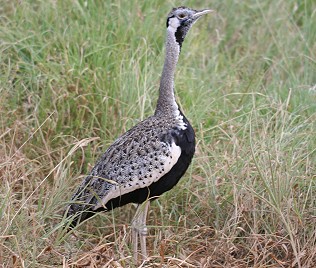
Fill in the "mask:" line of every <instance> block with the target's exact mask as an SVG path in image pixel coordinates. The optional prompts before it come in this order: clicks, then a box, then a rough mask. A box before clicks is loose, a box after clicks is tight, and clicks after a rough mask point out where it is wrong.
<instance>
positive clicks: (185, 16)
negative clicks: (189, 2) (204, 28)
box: [167, 6, 213, 47]
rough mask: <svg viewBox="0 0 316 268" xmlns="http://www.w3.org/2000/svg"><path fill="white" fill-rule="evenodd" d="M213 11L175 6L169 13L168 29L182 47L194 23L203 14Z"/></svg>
mask: <svg viewBox="0 0 316 268" xmlns="http://www.w3.org/2000/svg"><path fill="white" fill-rule="evenodd" d="M212 11H213V10H211V9H203V10H194V9H191V8H188V7H184V6H181V7H177V8H173V9H172V10H171V12H170V13H169V14H168V18H167V29H168V31H171V32H173V33H174V34H175V37H176V41H177V43H178V44H179V45H180V47H181V45H182V42H183V40H184V38H185V36H186V34H187V32H188V31H189V30H190V28H191V27H192V25H193V24H194V23H195V22H196V21H197V20H198V19H199V18H200V17H201V16H203V15H204V14H207V13H210V12H212Z"/></svg>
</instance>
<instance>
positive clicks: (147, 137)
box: [66, 6, 213, 260]
mask: <svg viewBox="0 0 316 268" xmlns="http://www.w3.org/2000/svg"><path fill="white" fill-rule="evenodd" d="M212 11H213V10H211V9H203V10H195V9H191V8H188V7H185V6H180V7H177V8H173V9H172V10H171V11H170V13H169V14H168V16H167V21H166V28H167V33H166V41H165V61H164V65H163V69H162V74H161V77H160V86H159V96H158V101H157V105H156V109H155V112H154V114H153V115H152V116H150V117H148V118H146V119H144V120H143V121H141V122H139V123H138V124H136V125H135V126H134V127H132V128H131V129H130V130H128V131H127V132H125V133H124V134H122V135H121V136H120V137H119V138H117V139H116V140H115V141H114V143H113V144H112V145H110V146H109V147H108V149H107V150H106V151H105V152H104V153H103V154H102V155H101V157H100V158H99V160H98V161H97V163H96V164H95V166H94V167H93V168H92V170H91V172H90V173H89V174H88V175H87V176H86V177H85V179H84V180H83V182H82V183H81V185H80V186H79V187H78V189H77V191H76V192H75V193H74V195H73V196H72V198H71V200H70V202H69V203H67V208H66V217H67V219H69V222H70V223H69V228H74V227H75V226H77V225H78V224H79V223H81V222H83V221H85V220H87V219H88V218H90V217H91V216H93V215H94V214H95V213H98V212H100V211H109V210H112V209H114V208H117V207H121V206H124V205H126V204H128V203H135V204H137V205H138V207H137V210H136V213H135V216H134V218H133V220H132V223H131V229H132V245H133V255H134V259H135V260H137V257H138V245H139V244H140V246H141V256H142V258H143V260H146V258H147V249H146V235H147V227H146V217H147V212H148V208H149V204H150V202H151V201H153V200H155V199H156V198H158V197H159V196H161V195H162V194H163V193H165V192H167V191H169V190H171V189H172V188H173V187H174V186H175V185H176V184H177V183H178V181H179V180H180V178H181V177H182V176H183V175H184V173H185V172H186V170H187V169H188V167H189V165H190V163H191V161H192V158H193V155H194V153H195V133H194V130H193V128H192V126H191V124H190V123H189V121H188V119H187V118H186V117H185V116H184V114H183V112H182V111H181V110H180V108H179V105H178V104H177V101H176V98H175V93H174V92H175V91H174V77H175V70H176V66H177V62H178V58H179V55H180V51H181V47H182V44H183V41H184V39H185V37H186V35H187V33H188V31H189V30H190V28H191V27H192V25H193V24H194V23H195V22H196V21H197V20H198V19H199V18H201V17H202V16H203V15H205V14H207V13H210V12H212ZM138 242H139V243H138Z"/></svg>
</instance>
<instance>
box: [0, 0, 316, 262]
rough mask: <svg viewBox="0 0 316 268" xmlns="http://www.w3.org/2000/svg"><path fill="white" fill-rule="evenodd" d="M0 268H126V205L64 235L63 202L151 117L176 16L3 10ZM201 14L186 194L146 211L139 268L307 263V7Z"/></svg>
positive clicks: (189, 58) (311, 127)
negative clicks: (169, 26) (124, 136)
mask: <svg viewBox="0 0 316 268" xmlns="http://www.w3.org/2000/svg"><path fill="white" fill-rule="evenodd" d="M2 2H3V3H2V4H1V9H0V12H1V13H0V14H1V15H0V20H1V23H0V40H1V41H0V49H1V53H0V107H1V109H0V179H1V184H0V218H1V221H0V266H1V265H2V266H1V267H134V266H135V265H134V264H133V262H132V258H131V255H132V254H131V245H130V229H129V224H130V221H131V218H132V216H133V213H134V211H135V208H134V207H133V206H132V205H128V206H125V207H122V208H119V209H116V210H114V211H112V212H109V213H103V214H100V215H98V216H96V217H94V218H93V219H92V220H91V221H89V222H87V223H85V224H83V225H82V226H80V227H79V228H77V230H76V231H75V236H74V235H72V234H71V235H69V234H65V233H64V232H63V230H62V228H61V223H62V222H64V220H63V219H62V212H63V209H64V207H65V205H66V204H67V201H68V200H69V198H70V196H71V194H72V192H73V191H74V190H75V188H76V187H77V186H78V184H79V183H80V181H81V180H82V179H83V177H84V175H85V174H87V173H88V172H89V169H90V168H91V166H92V165H93V164H94V163H95V161H96V160H97V158H98V156H99V155H100V154H101V153H102V152H103V151H104V150H105V149H106V148H107V146H109V145H110V144H111V143H112V142H113V141H114V140H115V138H116V137H118V136H119V135H120V134H121V133H123V132H124V131H126V130H127V129H128V128H129V127H131V126H132V125H134V124H135V123H137V122H139V121H140V120H142V119H144V118H145V117H146V116H148V115H151V114H152V113H153V111H154V109H155V103H156V99H157V89H158V86H159V77H160V73H161V69H162V64H163V58H164V48H163V45H164V37H165V27H164V26H165V19H166V14H167V13H168V12H169V11H170V9H171V7H173V6H177V5H178V3H175V2H174V1H167V2H162V1H158V0H154V1H150V2H149V1H146V2H145V1H144V3H137V4H136V3H134V2H133V1H125V0H120V1H115V2H113V3H111V1H78V0H72V1H70V0H69V1H52V0H50V1H2ZM184 4H185V5H187V6H192V7H194V8H205V7H210V8H213V9H215V10H216V11H217V12H216V14H213V15H207V16H205V17H204V18H203V19H201V21H199V22H198V23H197V24H196V25H195V26H194V28H193V29H192V30H191V32H190V33H189V35H188V36H187V39H186V40H185V43H184V45H183V48H182V54H181V57H180V61H179V64H178V69H177V74H176V91H177V97H178V101H179V103H180V105H181V107H182V109H183V110H184V111H185V114H186V115H187V117H188V118H189V119H190V121H191V122H192V124H193V126H194V128H195V131H196V135H197V141H198V144H197V152H196V155H195V158H194V161H193V163H192V165H191V167H190V168H189V171H188V172H187V173H186V175H185V177H184V178H183V179H182V180H181V182H180V183H179V184H178V185H177V186H176V187H175V188H174V189H173V190H172V191H170V192H168V193H166V194H164V195H163V196H162V197H161V198H160V199H159V200H158V201H155V202H153V203H152V206H151V209H150V213H149V216H148V225H149V226H150V228H149V229H150V235H149V239H148V247H149V251H150V256H151V258H150V261H149V262H147V263H145V264H143V266H142V267H162V266H163V265H167V267H313V266H314V263H316V227H315V226H316V224H315V219H316V197H315V196H316V177H315V174H316V165H315V163H316V139H315V135H316V126H315V125H316V124H315V122H316V104H315V103H316V89H315V85H316V55H315V51H316V45H315V44H316V5H315V2H314V1H312V0H305V1H294V0H290V1H281V0H277V1H256V0H247V1H242V2H240V1H233V0H228V1H212V4H211V5H210V4H209V3H203V2H202V1H184Z"/></svg>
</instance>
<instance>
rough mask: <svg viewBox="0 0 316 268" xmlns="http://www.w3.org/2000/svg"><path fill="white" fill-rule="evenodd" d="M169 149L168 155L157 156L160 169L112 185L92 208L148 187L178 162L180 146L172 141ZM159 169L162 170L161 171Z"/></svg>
mask: <svg viewBox="0 0 316 268" xmlns="http://www.w3.org/2000/svg"><path fill="white" fill-rule="evenodd" d="M169 151H170V155H169V156H160V157H159V162H162V163H163V168H162V167H161V169H153V170H152V171H151V172H149V173H148V174H147V178H142V180H141V181H140V180H139V178H134V179H133V180H132V181H129V180H128V179H127V183H126V184H125V186H126V187H124V184H123V185H114V186H113V188H112V189H110V191H109V192H108V194H107V195H105V196H104V197H103V198H102V199H101V200H99V201H98V203H97V204H96V205H95V206H94V207H93V209H94V210H95V209H98V208H100V207H104V208H105V205H106V204H107V203H108V202H109V201H110V200H111V199H114V198H116V197H119V196H122V195H124V194H127V193H130V192H133V191H135V190H137V189H139V188H145V187H149V186H150V185H151V184H152V183H154V182H156V181H158V180H159V179H160V178H161V177H162V176H164V175H165V174H167V173H168V172H169V171H170V170H171V169H172V167H173V166H174V165H175V164H176V163H177V162H178V159H179V157H180V155H181V148H180V147H179V146H178V145H176V144H175V143H174V142H173V143H172V144H171V145H170V146H169ZM161 170H163V172H162V171H161ZM149 175H150V176H149ZM127 185H128V186H127Z"/></svg>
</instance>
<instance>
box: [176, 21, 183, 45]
mask: <svg viewBox="0 0 316 268" xmlns="http://www.w3.org/2000/svg"><path fill="white" fill-rule="evenodd" d="M181 28H182V26H179V27H178V28H177V31H176V32H175V37H176V42H177V43H178V44H179V46H180V50H181V47H182V43H183V40H184V34H183V31H182V29H181Z"/></svg>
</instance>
